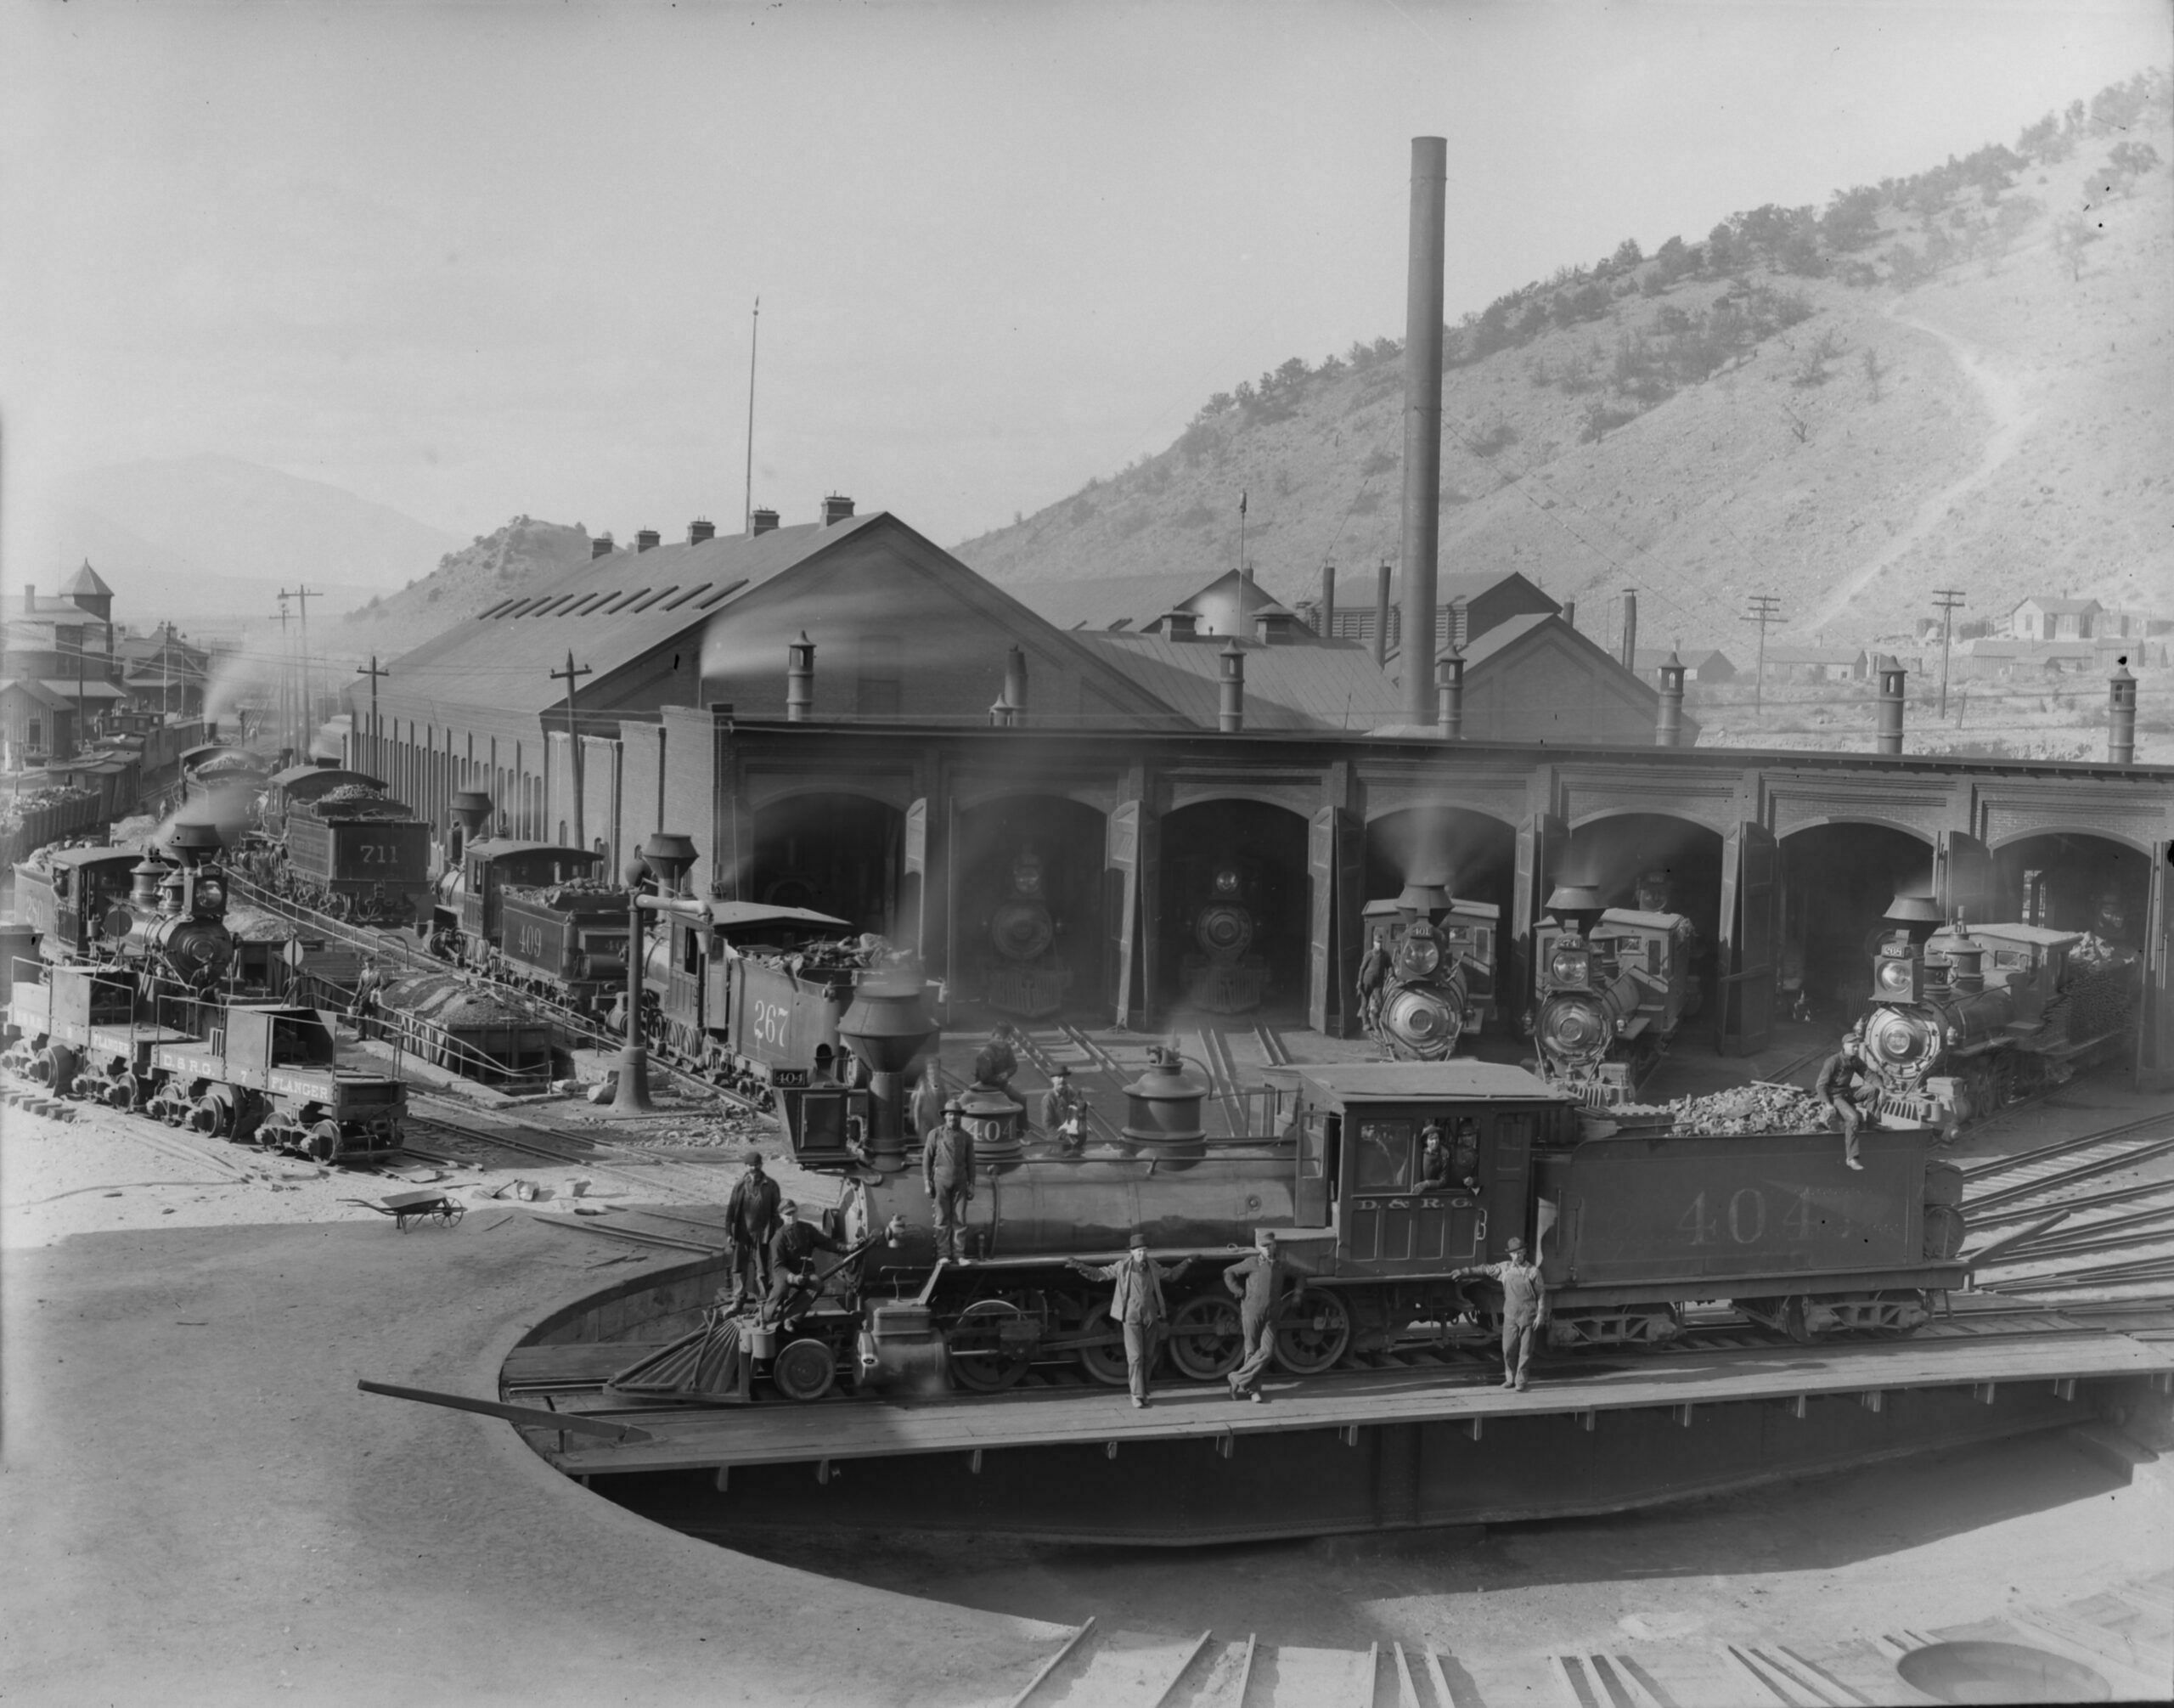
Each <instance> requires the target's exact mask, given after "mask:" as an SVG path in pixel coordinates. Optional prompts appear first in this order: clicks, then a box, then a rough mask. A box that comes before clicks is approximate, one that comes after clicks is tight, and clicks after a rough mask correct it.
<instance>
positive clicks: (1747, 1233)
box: [1676, 1187, 1812, 1245]
mask: <svg viewBox="0 0 2174 1708" xmlns="http://www.w3.org/2000/svg"><path fill="white" fill-rule="evenodd" d="M1787 1191H1788V1205H1787V1206H1786V1208H1784V1209H1783V1211H1782V1214H1781V1215H1780V1216H1779V1217H1778V1218H1771V1217H1770V1216H1769V1215H1768V1210H1767V1201H1766V1193H1765V1192H1761V1191H1760V1189H1759V1188H1758V1187H1738V1189H1737V1190H1736V1191H1734V1192H1731V1193H1730V1194H1729V1195H1728V1197H1727V1198H1717V1199H1716V1200H1715V1202H1714V1203H1711V1204H1709V1203H1708V1202H1707V1194H1706V1193H1704V1192H1700V1193H1699V1194H1698V1197H1697V1198H1693V1199H1692V1200H1691V1208H1690V1209H1687V1210H1686V1211H1684V1213H1683V1216H1682V1219H1681V1220H1680V1221H1678V1222H1677V1223H1676V1226H1677V1227H1678V1228H1680V1229H1681V1230H1682V1231H1683V1232H1686V1233H1687V1234H1689V1235H1690V1236H1691V1241H1690V1243H1692V1245H1719V1244H1721V1243H1722V1239H1723V1236H1724V1235H1726V1237H1727V1239H1728V1240H1729V1242H1730V1243H1734V1244H1737V1245H1756V1244H1758V1243H1760V1241H1761V1240H1762V1239H1764V1238H1765V1237H1766V1233H1767V1230H1768V1227H1769V1226H1770V1224H1771V1226H1773V1227H1775V1228H1777V1229H1778V1230H1779V1231H1780V1232H1782V1233H1783V1234H1785V1235H1787V1236H1788V1237H1789V1238H1790V1239H1792V1240H1797V1241H1801V1240H1805V1239H1809V1238H1810V1237H1811V1233H1812V1220H1811V1187H1789V1188H1788V1189H1787Z"/></svg>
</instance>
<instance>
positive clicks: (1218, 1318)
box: [1170, 1297, 1246, 1382]
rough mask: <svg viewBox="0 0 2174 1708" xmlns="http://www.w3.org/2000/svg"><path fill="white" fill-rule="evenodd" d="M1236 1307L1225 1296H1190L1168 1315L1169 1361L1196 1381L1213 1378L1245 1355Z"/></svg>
mask: <svg viewBox="0 0 2174 1708" xmlns="http://www.w3.org/2000/svg"><path fill="white" fill-rule="evenodd" d="M1245 1350H1246V1343H1245V1335H1244V1331H1243V1330H1242V1329H1241V1328H1239V1326H1238V1307H1237V1306H1236V1305H1234V1304H1232V1303H1231V1300H1229V1299H1215V1298H1212V1297H1211V1298H1202V1299H1192V1300H1191V1301H1190V1302H1188V1303H1186V1304H1185V1305H1180V1306H1179V1307H1178V1314H1177V1315H1176V1316H1174V1317H1172V1318H1171V1319H1170V1361H1171V1362H1172V1363H1173V1364H1174V1365H1176V1366H1177V1367H1178V1368H1179V1370H1180V1372H1182V1373H1184V1374H1186V1375H1187V1376H1190V1377H1191V1378H1192V1379H1193V1380H1194V1381H1196V1382H1214V1381H1219V1380H1220V1379H1221V1378H1224V1377H1225V1376H1228V1375H1229V1374H1230V1373H1231V1372H1232V1371H1233V1370H1235V1369H1236V1368H1237V1367H1238V1361H1239V1359H1240V1358H1242V1357H1243V1356H1245Z"/></svg>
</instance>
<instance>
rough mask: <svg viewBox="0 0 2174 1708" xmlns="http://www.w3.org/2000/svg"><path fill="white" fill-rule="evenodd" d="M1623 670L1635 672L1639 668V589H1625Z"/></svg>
mask: <svg viewBox="0 0 2174 1708" xmlns="http://www.w3.org/2000/svg"><path fill="white" fill-rule="evenodd" d="M1623 668H1625V670H1629V671H1632V672H1635V671H1636V669H1637V668H1638V589H1636V588H1635V587H1626V588H1625V589H1623Z"/></svg>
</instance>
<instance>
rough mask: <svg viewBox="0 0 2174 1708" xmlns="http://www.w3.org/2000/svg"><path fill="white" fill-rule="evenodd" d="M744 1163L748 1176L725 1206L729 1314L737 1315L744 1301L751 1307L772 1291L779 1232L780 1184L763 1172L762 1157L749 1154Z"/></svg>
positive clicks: (741, 1178)
mask: <svg viewBox="0 0 2174 1708" xmlns="http://www.w3.org/2000/svg"><path fill="white" fill-rule="evenodd" d="M741 1161H742V1162H744V1163H745V1164H746V1165H747V1172H746V1174H744V1175H741V1177H740V1179H739V1181H737V1182H736V1183H735V1185H734V1187H733V1188H732V1196H731V1197H730V1198H727V1199H726V1200H725V1204H724V1226H725V1229H726V1235H725V1237H726V1239H727V1241H728V1242H729V1250H728V1253H727V1255H728V1256H729V1259H730V1261H731V1264H732V1297H731V1299H729V1301H728V1302H727V1304H726V1306H725V1308H726V1309H727V1310H728V1311H737V1310H738V1309H739V1308H740V1306H741V1301H743V1300H746V1301H747V1302H749V1303H752V1302H754V1301H756V1300H758V1299H761V1298H762V1297H763V1294H766V1293H768V1292H769V1289H770V1241H771V1240H772V1239H773V1238H774V1237H776V1234H777V1231H778V1183H777V1182H776V1181H774V1180H772V1179H771V1178H770V1177H769V1175H766V1174H764V1173H763V1153H761V1152H760V1151H749V1152H748V1153H746V1155H745V1156H744V1157H742V1158H741Z"/></svg>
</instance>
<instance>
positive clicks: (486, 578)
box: [323, 516, 589, 658]
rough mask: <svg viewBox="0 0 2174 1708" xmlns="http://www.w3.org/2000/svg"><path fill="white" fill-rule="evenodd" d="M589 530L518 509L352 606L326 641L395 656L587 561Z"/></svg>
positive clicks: (358, 652) (350, 650)
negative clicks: (395, 586) (423, 569)
mask: <svg viewBox="0 0 2174 1708" xmlns="http://www.w3.org/2000/svg"><path fill="white" fill-rule="evenodd" d="M588 561H589V530H588V529H587V528H585V527H582V526H581V524H579V523H578V522H577V523H576V524H574V526H572V527H566V526H565V525H564V524H562V523H560V522H551V521H537V520H536V519H535V518H533V517H532V516H515V518H514V519H513V520H512V521H510V522H508V523H507V524H506V525H505V526H504V527H502V528H499V529H498V530H497V531H496V532H494V533H487V534H478V535H476V538H475V539H474V541H473V542H472V543H471V544H468V545H465V546H463V547H462V548H461V549H460V550H458V551H449V552H448V553H446V554H445V555H444V556H443V557H442V558H440V559H439V560H438V567H436V569H434V570H432V571H431V572H430V574H428V575H426V576H422V577H420V578H417V579H416V580H414V581H411V582H409V583H408V585H407V586H406V587H404V588H403V589H400V591H399V592H397V593H388V594H385V595H380V596H379V597H378V598H375V599H373V600H370V601H369V604H367V605H364V606H361V607H360V608H358V609H357V610H354V611H351V612H348V613H347V614H346V616H344V617H341V618H339V619H338V620H337V621H335V622H334V623H329V624H328V625H327V626H326V628H325V629H324V635H325V640H324V643H323V644H324V646H325V647H326V648H327V649H328V650H329V651H332V652H334V653H335V654H337V655H339V656H341V657H357V658H359V657H363V656H364V655H366V654H369V653H375V654H376V655H377V656H378V657H380V658H397V657H399V656H400V655H401V654H402V653H403V652H406V651H409V650H410V649H411V648H414V647H416V646H420V645H422V643H423V642H424V641H425V640H429V639H430V638H431V636H432V635H435V634H442V633H443V632H444V631H445V630H446V629H449V628H451V627H452V626H453V624H454V623H460V622H465V620H466V619H467V618H469V617H474V616H476V614H477V613H478V612H483V611H486V610H487V609H489V608H490V607H491V606H493V605H495V604H497V603H498V601H499V600H502V599H508V598H510V597H512V596H513V595H515V594H516V593H519V592H521V590H522V589H523V588H524V586H526V585H531V584H533V585H538V586H540V585H541V584H542V583H544V582H545V581H548V580H549V578H551V577H553V576H555V575H559V574H561V573H563V572H565V571H566V570H568V569H571V568H572V567H574V566H575V565H576V564H579V563H586V562H588Z"/></svg>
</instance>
